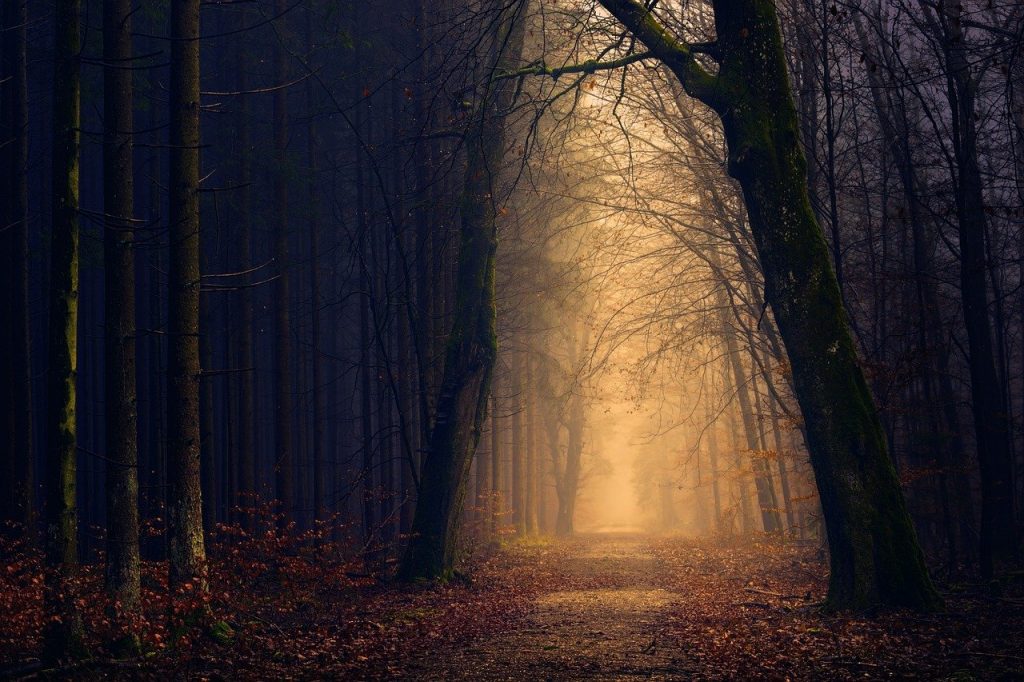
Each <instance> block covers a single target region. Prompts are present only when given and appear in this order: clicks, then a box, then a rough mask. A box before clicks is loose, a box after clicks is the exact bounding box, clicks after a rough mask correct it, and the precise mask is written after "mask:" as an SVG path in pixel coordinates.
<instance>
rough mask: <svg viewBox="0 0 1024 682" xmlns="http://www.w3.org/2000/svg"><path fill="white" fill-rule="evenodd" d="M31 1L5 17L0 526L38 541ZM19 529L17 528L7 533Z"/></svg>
mask: <svg viewBox="0 0 1024 682" xmlns="http://www.w3.org/2000/svg"><path fill="white" fill-rule="evenodd" d="M27 7H28V0H12V1H11V2H5V3H4V4H3V8H2V10H0V12H2V14H0V21H2V28H3V37H2V40H0V176H2V177H3V178H4V179H3V181H2V182H3V185H2V189H0V269H2V272H0V286H2V287H3V291H4V292H8V293H6V294H5V295H4V296H2V297H0V325H2V329H0V386H6V387H8V388H7V389H6V390H4V391H0V432H2V433H3V435H2V436H0V481H2V482H0V524H5V523H6V524H15V525H16V526H20V527H21V530H22V531H25V532H26V533H27V535H28V537H29V538H31V530H32V528H31V527H32V520H33V513H34V505H33V500H32V497H33V495H32V414H31V411H30V410H31V405H32V395H31V394H32V391H31V380H30V377H31V366H32V363H31V359H30V346H29V328H28V168H27V163H28V90H27V79H26V68H27V66H26V32H25V27H26V25H27V24H28V11H27ZM7 530H9V531H14V532H15V533H17V532H18V531H17V530H16V529H15V526H11V527H8V528H6V529H4V528H0V532H5V531H7Z"/></svg>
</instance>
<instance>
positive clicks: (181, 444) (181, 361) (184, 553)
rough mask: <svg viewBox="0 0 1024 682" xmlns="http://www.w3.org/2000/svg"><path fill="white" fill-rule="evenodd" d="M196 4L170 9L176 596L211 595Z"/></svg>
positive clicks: (185, 1) (170, 458)
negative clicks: (203, 481)
mask: <svg viewBox="0 0 1024 682" xmlns="http://www.w3.org/2000/svg"><path fill="white" fill-rule="evenodd" d="M199 5H200V0H176V1H175V2H173V3H172V4H171V79H170V114H171V115H170V147H171V164H170V178H169V179H168V181H169V182H168V184H169V185H170V214H169V218H170V258H169V260H168V267H167V295H168V304H167V341H168V348H167V487H168V489H167V542H168V558H169V559H170V566H169V578H170V586H171V588H172V589H181V588H183V587H184V586H185V585H186V584H191V585H192V587H193V589H197V590H201V591H205V590H206V547H205V544H204V541H203V511H202V493H201V486H200V482H199V481H200V475H199V372H200V368H199Z"/></svg>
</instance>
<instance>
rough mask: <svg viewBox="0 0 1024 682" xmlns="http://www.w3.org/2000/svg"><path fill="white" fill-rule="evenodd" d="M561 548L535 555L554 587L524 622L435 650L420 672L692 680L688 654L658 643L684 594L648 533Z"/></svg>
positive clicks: (577, 541)
mask: <svg viewBox="0 0 1024 682" xmlns="http://www.w3.org/2000/svg"><path fill="white" fill-rule="evenodd" d="M559 550H560V551H557V552H551V553H545V552H543V551H541V552H539V555H540V557H539V559H538V561H539V562H541V565H540V566H539V570H547V571H550V572H552V573H553V574H554V575H553V576H552V578H553V580H552V581H551V582H550V591H547V590H545V591H542V592H541V593H540V594H539V595H537V596H536V597H535V598H534V600H533V604H532V606H531V608H530V609H529V610H528V615H527V616H526V617H525V619H524V622H522V625H521V627H519V628H516V629H514V630H511V631H506V632H504V633H500V634H497V635H491V636H488V637H487V638H485V639H482V640H481V641H478V642H475V643H474V644H473V645H472V646H470V647H466V648H464V649H461V650H457V651H450V652H447V651H446V652H444V656H436V657H433V656H432V657H431V659H430V660H427V661H424V662H423V672H424V674H425V675H426V676H427V677H430V678H444V679H476V680H479V679H491V680H498V679H520V680H522V679H552V678H556V679H563V678H575V677H596V678H601V679H628V678H634V677H638V678H650V677H655V678H660V679H673V678H685V677H687V670H689V669H690V665H689V663H690V662H689V661H688V660H687V658H686V657H685V656H684V655H682V653H681V652H680V650H678V649H676V648H674V647H673V648H668V647H665V646H663V645H662V643H663V631H664V629H665V627H666V623H667V622H668V621H669V620H670V618H669V614H670V612H671V611H672V608H673V607H674V606H678V605H679V604H680V602H681V601H682V600H681V595H680V593H679V592H677V591H676V590H675V589H674V588H673V587H672V585H671V584H670V583H669V582H668V581H666V579H665V573H664V571H663V570H659V566H658V560H657V557H656V555H655V553H654V552H653V550H652V548H651V545H650V543H649V540H648V539H647V538H646V537H644V536H641V535H632V534H601V535H599V536H594V535H583V536H580V537H578V538H575V539H573V540H571V541H568V542H567V543H566V544H565V545H564V546H561V547H559ZM545 561H549V562H552V563H553V564H554V565H547V566H545V565H544V563H543V562H545ZM545 582H548V581H545ZM435 653H440V652H435Z"/></svg>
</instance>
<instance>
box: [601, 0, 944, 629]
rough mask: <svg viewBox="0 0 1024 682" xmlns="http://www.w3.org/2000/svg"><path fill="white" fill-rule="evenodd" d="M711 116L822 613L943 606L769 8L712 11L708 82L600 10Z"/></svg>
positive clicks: (609, 3)
mask: <svg viewBox="0 0 1024 682" xmlns="http://www.w3.org/2000/svg"><path fill="white" fill-rule="evenodd" d="M601 4H602V5H604V6H605V7H606V8H607V9H609V10H610V11H611V12H612V13H613V14H614V15H615V16H616V17H617V18H618V19H619V20H620V21H622V22H623V23H624V24H625V25H626V26H627V28H629V29H630V30H631V31H632V32H633V33H634V34H635V35H636V36H637V37H638V38H639V39H640V40H642V41H643V42H644V43H645V44H646V45H647V46H648V48H650V49H651V50H652V51H653V52H654V54H655V55H656V56H657V57H659V58H660V59H662V60H663V61H664V62H665V63H666V64H667V65H668V66H669V67H670V68H671V69H672V71H673V72H674V73H675V74H676V76H677V77H678V78H679V79H680V81H681V83H682V85H683V87H684V88H685V89H686V91H687V92H688V93H689V94H690V95H691V96H694V97H696V98H698V99H700V100H702V101H703V102H705V103H706V104H708V105H709V106H710V107H711V108H712V109H714V110H715V112H716V113H717V114H718V115H719V116H720V117H721V119H722V123H723V126H724V131H725V138H726V141H727V143H728V147H729V164H728V168H729V173H730V175H732V176H733V177H734V178H736V179H737V180H738V181H739V182H740V185H741V187H742V189H743V197H744V200H745V203H746V206H747V210H748V213H749V216H750V223H751V229H752V232H753V235H754V240H755V243H756V245H757V250H758V255H759V258H760V263H761V268H762V271H763V272H764V279H765V294H766V299H767V301H768V302H769V304H770V305H771V307H772V311H773V313H774V316H775V320H776V322H777V323H778V327H779V331H780V332H781V335H782V338H783V341H784V343H785V344H786V349H787V352H788V355H789V359H790V364H791V366H792V369H793V384H794V388H795V392H796V396H797V400H798V402H799V404H800V407H801V410H802V412H803V416H804V420H805V423H806V427H807V441H808V446H809V451H810V454H811V462H812V465H813V467H814V472H815V478H816V479H817V482H818V490H819V492H820V495H821V501H822V510H823V512H824V516H825V522H826V526H827V529H828V536H829V551H830V554H831V559H832V561H831V568H832V571H831V576H830V581H829V595H828V605H829V607H830V608H869V607H871V606H874V605H878V604H885V605H899V606H908V607H912V608H919V609H931V608H934V607H936V606H937V605H938V604H939V603H940V599H939V596H938V594H937V593H936V591H935V589H934V587H933V586H932V584H931V580H930V579H929V577H928V573H927V570H926V568H925V565H924V557H923V556H922V553H921V550H920V547H919V545H918V542H917V537H916V535H915V532H914V528H913V525H912V524H911V521H910V516H909V514H908V513H907V510H906V505H905V502H904V500H903V494H902V491H901V490H900V486H899V480H898V479H897V477H896V472H895V469H894V468H893V465H892V461H891V460H890V458H889V456H888V453H887V449H886V443H885V437H884V434H883V432H882V427H881V423H880V422H879V419H878V413H877V410H876V408H875V405H874V400H873V398H872V396H871V394H870V392H869V390H868V386H867V383H866V382H865V380H864V374H863V372H862V370H861V368H860V365H859V364H858V359H857V355H856V351H855V349H854V345H853V340H852V338H851V335H850V330H849V325H848V322H847V318H846V314H845V311H844V310H843V306H842V299H841V296H840V292H839V287H838V284H837V282H836V277H835V273H834V271H833V269H832V267H831V264H830V261H829V251H828V247H827V245H826V244H825V240H824V238H823V236H822V232H821V227H820V226H819V225H818V222H817V220H816V219H815V216H814V213H813V211H812V210H811V207H810V203H809V201H808V197H807V179H806V161H805V159H804V156H803V152H802V150H801V148H800V143H799V132H798V124H797V117H796V111H795V108H794V106H793V100H792V95H791V93H790V88H789V78H788V75H787V73H786V62H785V58H784V53H783V48H782V38H781V35H780V30H779V25H778V19H777V16H776V11H775V5H774V3H772V2H770V1H769V0H732V1H731V2H725V1H724V0H716V2H714V3H713V4H714V14H715V28H716V33H717V36H718V37H717V40H716V41H715V47H714V50H715V52H716V56H717V60H718V63H719V68H718V72H717V74H716V75H715V76H712V75H710V74H709V73H708V72H707V71H705V70H704V69H703V68H702V67H701V66H700V64H699V62H698V61H697V60H696V59H695V58H694V56H693V53H692V52H691V50H690V47H689V46H688V45H686V44H683V43H680V42H678V41H676V40H675V39H673V38H672V37H671V36H670V35H669V34H668V33H667V32H666V31H665V30H664V29H663V28H662V27H661V26H660V25H659V24H658V23H657V21H656V20H655V19H654V17H653V16H652V15H651V14H650V12H648V10H646V9H645V8H644V7H643V6H642V5H640V4H638V3H636V2H634V0H601Z"/></svg>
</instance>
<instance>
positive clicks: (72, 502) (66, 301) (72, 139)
mask: <svg viewBox="0 0 1024 682" xmlns="http://www.w3.org/2000/svg"><path fill="white" fill-rule="evenodd" d="M55 22H56V26H55V28H56V33H55V41H54V61H55V67H54V82H53V86H54V87H53V215H52V219H53V227H52V230H51V233H50V338H49V348H48V352H49V370H48V372H47V377H48V379H47V412H46V425H45V428H46V435H47V439H46V440H47V452H46V553H45V560H46V568H47V571H46V582H45V585H44V589H43V600H44V607H45V609H46V614H47V617H48V619H47V624H46V626H45V629H44V632H43V642H44V643H43V658H44V660H47V661H54V660H57V659H60V658H63V657H65V656H68V655H71V656H77V655H81V654H83V653H84V652H85V649H84V643H83V639H84V630H83V627H82V618H81V615H80V613H79V612H78V606H77V604H76V600H77V592H78V587H77V582H78V580H77V573H78V539H77V535H78V507H77V503H76V499H75V498H76V496H77V485H76V474H77V466H76V457H77V455H78V453H77V451H76V450H77V444H78V442H77V415H76V410H75V387H76V383H77V382H76V376H77V368H78V353H77V344H78V253H79V252H78V236H79V235H78V172H79V140H80V133H79V129H80V122H81V115H80V114H81V75H80V72H81V68H80V65H81V61H80V60H81V57H80V54H81V38H80V29H81V2H80V0H60V2H58V3H57V5H56V9H55Z"/></svg>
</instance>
